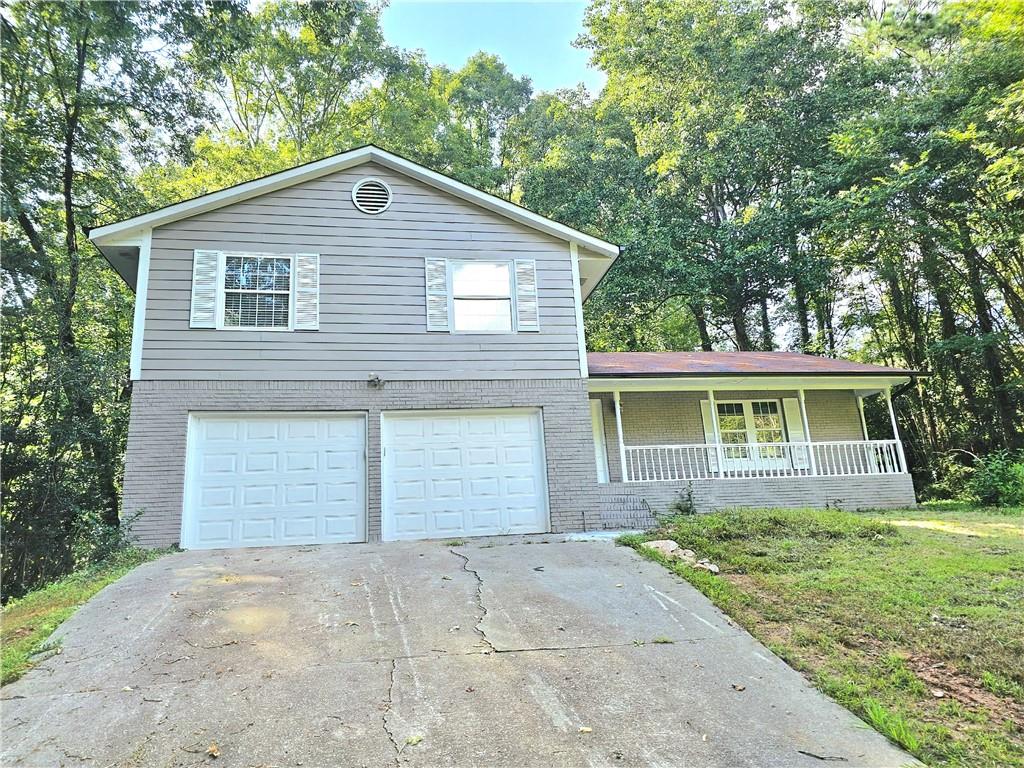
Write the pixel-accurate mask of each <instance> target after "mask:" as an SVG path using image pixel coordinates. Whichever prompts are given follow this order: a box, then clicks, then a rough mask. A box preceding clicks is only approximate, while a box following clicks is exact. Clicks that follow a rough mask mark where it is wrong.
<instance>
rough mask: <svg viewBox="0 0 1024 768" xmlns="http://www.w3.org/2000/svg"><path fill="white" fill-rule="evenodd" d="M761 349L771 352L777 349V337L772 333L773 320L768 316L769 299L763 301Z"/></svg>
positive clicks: (761, 308) (761, 307)
mask: <svg viewBox="0 0 1024 768" xmlns="http://www.w3.org/2000/svg"><path fill="white" fill-rule="evenodd" d="M760 310H761V349H763V350H765V351H766V352H771V351H772V350H773V349H775V335H774V334H773V333H772V320H771V318H770V317H769V316H768V299H767V298H762V299H761V306H760Z"/></svg>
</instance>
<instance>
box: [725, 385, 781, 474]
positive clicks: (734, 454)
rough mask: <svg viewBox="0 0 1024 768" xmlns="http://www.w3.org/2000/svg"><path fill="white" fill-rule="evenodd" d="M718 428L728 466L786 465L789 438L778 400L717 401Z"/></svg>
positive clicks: (769, 467) (742, 467)
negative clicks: (786, 441)
mask: <svg viewBox="0 0 1024 768" xmlns="http://www.w3.org/2000/svg"><path fill="white" fill-rule="evenodd" d="M717 407H718V430H719V433H720V434H721V440H722V445H723V448H722V453H723V456H724V458H725V468H726V469H775V468H777V467H782V466H785V463H786V449H785V447H784V446H782V445H777V444H778V443H783V442H785V440H786V436H785V432H784V431H783V428H782V409H781V407H780V406H779V401H778V400H744V401H736V402H725V403H717Z"/></svg>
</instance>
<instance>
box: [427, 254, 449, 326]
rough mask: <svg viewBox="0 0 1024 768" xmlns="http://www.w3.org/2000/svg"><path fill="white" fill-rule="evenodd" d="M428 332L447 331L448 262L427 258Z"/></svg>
mask: <svg viewBox="0 0 1024 768" xmlns="http://www.w3.org/2000/svg"><path fill="white" fill-rule="evenodd" d="M426 270H427V272H426V276H427V330H428V331H447V330H449V329H450V325H449V323H448V260H447V259H437V258H430V257H427V259H426Z"/></svg>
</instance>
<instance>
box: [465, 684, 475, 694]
mask: <svg viewBox="0 0 1024 768" xmlns="http://www.w3.org/2000/svg"><path fill="white" fill-rule="evenodd" d="M475 690H476V688H474V687H473V686H472V685H471V686H469V687H468V688H466V693H472V692H473V691H475Z"/></svg>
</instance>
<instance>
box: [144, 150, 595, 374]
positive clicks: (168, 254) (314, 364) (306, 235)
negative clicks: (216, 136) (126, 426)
mask: <svg viewBox="0 0 1024 768" xmlns="http://www.w3.org/2000/svg"><path fill="white" fill-rule="evenodd" d="M367 176H374V177H377V178H380V179H383V180H384V181H386V182H387V183H388V184H389V185H390V186H391V188H392V190H393V191H394V202H393V203H392V205H391V207H390V208H389V209H388V210H387V211H386V212H385V213H383V214H381V215H377V216H369V215H366V214H363V213H361V212H359V211H358V210H357V209H356V208H355V206H354V205H353V204H352V200H351V197H350V193H351V189H352V185H353V184H354V183H355V182H356V181H358V180H359V179H362V178H364V177H367ZM195 249H212V250H223V251H260V252H279V253H296V252H305V253H319V254H320V281H321V287H320V330H318V331H293V332H283V331H250V330H213V329H195V328H189V322H188V320H189V318H188V313H189V303H190V295H191V280H192V253H193V251H194V250H195ZM426 256H439V257H445V258H451V259H482V260H490V259H507V260H512V259H516V258H520V259H534V260H535V261H536V265H537V281H538V293H539V300H540V332H539V333H520V334H448V333H440V332H429V333H428V332H427V330H426V300H425V284H424V280H425V275H424V258H425V257H426ZM150 258H151V266H150V273H149V295H148V301H147V306H146V327H145V334H144V341H143V354H142V378H143V379H178V380H182V379H184V380H189V379H191V380H213V379H229V380H262V379H275V380H303V381H310V380H332V379H336V380H345V379H348V380H364V379H366V378H367V376H368V375H369V374H370V373H376V374H378V375H380V376H382V377H383V378H384V379H385V380H387V379H405V380H415V379H419V380H422V379H435V378H443V379H457V380H473V379H518V378H522V379H547V378H578V377H579V369H580V364H579V349H578V343H577V333H576V331H577V329H576V316H575V306H574V303H573V301H574V299H573V286H572V266H571V261H570V256H569V245H568V243H566V242H564V241H561V240H558V239H556V238H553V237H550V236H548V235H544V234H541V233H539V232H536V231H535V230H532V229H530V228H529V227H526V226H524V225H521V224H518V223H516V222H512V221H510V220H508V219H505V218H504V217H501V216H498V215H497V214H493V213H491V212H489V211H485V210H483V209H481V208H478V207H477V206H474V205H472V204H470V203H467V202H465V201H463V200H460V199H458V198H456V197H453V196H451V195H448V194H447V193H444V192H440V191H438V190H435V189H433V188H432V187H429V186H427V185H425V184H422V183H420V182H418V181H415V180H413V179H409V178H407V177H405V176H402V175H400V174H397V173H395V172H392V171H390V170H387V169H385V168H383V167H381V166H378V165H375V164H365V165H362V166H359V167H357V168H352V169H349V170H346V171H342V172H339V173H335V174H332V175H330V176H326V177H324V178H321V179H317V180H315V181H310V182H306V183H303V184H300V185H297V186H295V187H290V188H288V189H283V190H279V191H277V192H272V193H269V194H266V195H263V196H260V197H257V198H253V199H252V200H248V201H245V202H242V203H236V204H234V205H231V206H228V207H225V208H221V209H219V210H216V211H211V212H208V213H203V214H199V215H197V216H194V217H192V218H189V219H185V220H182V221H178V222H174V223H172V224H168V225H165V226H163V227H158V228H157V229H155V230H154V231H153V240H152V251H151V257H150Z"/></svg>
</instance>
